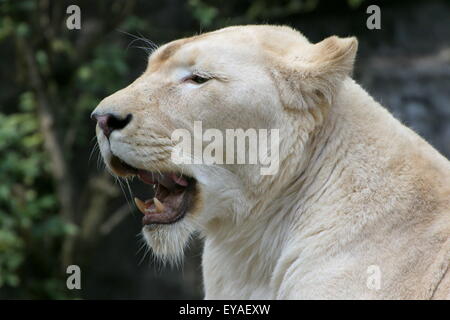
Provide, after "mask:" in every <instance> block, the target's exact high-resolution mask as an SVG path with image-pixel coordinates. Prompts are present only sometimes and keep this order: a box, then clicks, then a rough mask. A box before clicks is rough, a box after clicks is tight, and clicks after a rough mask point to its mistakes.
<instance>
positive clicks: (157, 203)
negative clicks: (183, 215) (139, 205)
mask: <svg viewBox="0 0 450 320" xmlns="http://www.w3.org/2000/svg"><path fill="white" fill-rule="evenodd" d="M153 202H154V203H155V207H156V211H158V212H163V211H164V205H163V204H162V203H161V201H159V200H158V198H156V197H154V198H153Z"/></svg>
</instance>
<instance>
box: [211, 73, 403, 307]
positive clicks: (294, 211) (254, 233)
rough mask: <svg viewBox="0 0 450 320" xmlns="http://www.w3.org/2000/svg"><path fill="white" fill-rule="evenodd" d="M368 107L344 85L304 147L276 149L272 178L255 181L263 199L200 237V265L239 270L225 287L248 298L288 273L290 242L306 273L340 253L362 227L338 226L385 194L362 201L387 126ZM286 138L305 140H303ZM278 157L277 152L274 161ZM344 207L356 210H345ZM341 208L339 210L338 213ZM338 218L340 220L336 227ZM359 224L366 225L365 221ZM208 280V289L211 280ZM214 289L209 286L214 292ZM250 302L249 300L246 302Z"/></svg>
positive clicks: (381, 114)
mask: <svg viewBox="0 0 450 320" xmlns="http://www.w3.org/2000/svg"><path fill="white" fill-rule="evenodd" d="M374 104H375V102H374V101H373V99H372V98H371V97H370V96H369V95H368V94H367V93H366V92H365V91H364V90H363V89H362V88H361V87H360V86H359V85H357V84H356V83H354V82H353V80H351V79H348V80H346V81H345V82H344V84H343V86H342V88H341V89H340V91H339V94H338V96H337V97H336V101H335V104H334V105H333V106H331V109H330V112H329V114H328V116H327V117H326V118H325V119H324V121H323V123H322V124H321V125H320V126H318V127H317V130H315V131H314V132H313V133H311V135H310V136H309V138H308V140H307V142H306V143H305V142H304V141H305V140H303V141H293V142H292V143H291V144H287V143H286V144H284V145H283V146H282V148H289V150H290V151H291V152H289V153H285V154H289V156H287V157H286V158H284V159H281V163H280V172H279V174H278V175H277V176H274V177H265V178H264V179H262V180H261V185H262V187H260V188H261V189H263V190H264V189H265V190H266V192H265V193H264V194H263V195H264V196H261V194H259V195H255V197H254V198H253V201H250V202H249V203H250V204H251V205H250V206H249V208H248V212H247V215H246V218H245V219H233V218H230V219H227V218H224V219H221V221H220V222H219V221H217V224H216V227H211V229H210V230H209V231H210V232H207V237H206V245H205V253H206V259H204V261H205V262H206V263H207V264H210V266H215V268H214V267H212V269H214V270H220V265H221V264H223V263H226V265H228V266H229V267H228V268H229V270H239V272H238V274H233V277H234V279H233V282H237V283H238V284H239V283H241V284H242V283H245V284H247V286H248V288H252V290H253V291H254V292H260V290H262V291H264V290H267V288H271V289H272V290H274V291H273V292H274V294H275V292H276V288H277V283H280V282H281V278H280V277H282V275H283V274H284V273H285V271H286V269H287V268H288V267H289V264H286V260H289V259H292V257H291V258H289V256H290V255H292V252H291V253H286V252H284V248H287V247H289V243H291V242H292V241H295V242H296V248H297V250H296V253H295V258H296V259H297V258H299V257H301V259H303V260H304V263H305V265H307V264H309V263H310V262H311V261H314V259H315V257H316V258H317V257H320V256H324V254H325V255H326V254H327V252H328V253H331V252H332V251H333V250H334V248H335V247H336V246H338V245H343V241H344V240H343V239H349V241H350V240H351V237H354V238H355V237H357V236H358V233H359V232H361V231H362V230H363V228H364V227H365V226H364V225H362V224H361V222H360V221H357V222H355V223H353V222H351V221H350V222H349V221H348V220H346V219H353V218H355V217H352V215H355V214H358V212H359V210H360V209H361V205H362V204H368V203H370V202H371V201H372V202H373V201H375V202H376V201H383V199H372V198H373V195H374V194H377V190H376V189H377V188H380V189H381V188H383V187H385V185H384V184H383V183H380V182H379V181H375V182H374V183H372V186H373V188H374V189H372V190H370V194H369V193H368V192H367V181H365V179H366V178H365V177H369V176H371V177H374V176H375V177H377V178H376V179H378V180H380V181H382V180H383V178H384V177H383V174H384V173H383V168H381V167H380V166H379V164H377V161H378V160H377V158H379V155H378V154H375V153H374V152H375V151H374V150H380V148H379V145H378V144H382V143H385V141H372V140H371V139H372V137H376V136H377V132H376V131H377V130H379V127H378V124H380V125H381V124H382V123H383V122H384V123H385V122H386V121H393V118H392V117H391V116H390V115H389V114H388V113H387V112H386V111H385V110H384V109H383V108H381V107H379V106H378V105H376V106H374ZM358 117H360V118H362V119H364V120H368V121H372V123H371V125H370V126H365V127H364V126H361V124H360V123H359V124H358V121H359V120H361V119H358ZM311 118H314V117H311ZM391 118H392V119H391ZM355 121H356V125H355ZM297 126H299V125H298V124H297ZM394 127H397V126H394ZM292 128H295V126H292ZM293 130H295V129H293ZM362 131H366V132H362ZM392 134H395V133H394V132H392ZM289 135H290V136H300V137H304V136H305V135H304V132H297V133H296V134H295V132H292V133H290V134H289ZM386 136H389V133H387V135H386ZM362 137H368V140H367V139H366V140H365V139H364V138H362ZM374 144H377V146H374ZM285 151H286V150H280V154H282V153H283V152H285ZM383 152H385V156H386V155H387V154H388V153H389V152H390V151H389V149H386V148H385V150H383ZM371 168H377V172H376V174H375V175H366V176H364V172H367V171H368V170H371ZM384 192H385V191H384ZM371 197H372V198H371ZM344 199H345V201H343V200H344ZM352 199H355V201H356V202H355V203H357V205H355V206H352V205H353V202H352ZM343 202H345V203H346V207H340V204H341V203H343ZM353 209H356V210H355V212H353V211H352V210H353ZM341 213H342V214H346V215H347V214H348V215H347V216H346V217H345V219H342V217H341V216H340V214H341ZM229 217H233V215H229ZM365 221H366V223H367V224H369V223H371V219H370V218H369V219H366V220H365ZM350 229H351V231H350ZM294 238H295V239H294ZM337 239H339V240H338V241H337ZM286 254H287V256H285V255H286ZM212 261H213V262H212ZM205 267H206V269H207V270H208V269H209V266H205ZM221 276H223V277H226V275H221ZM209 277H210V278H209V279H210V281H214V276H211V275H209ZM229 280H230V281H231V279H229ZM218 287H219V288H220V285H218V284H217V283H216V284H215V286H214V288H218ZM261 288H263V289H261ZM250 296H251V295H250V293H249V295H247V297H250ZM252 297H253V298H257V297H258V296H252Z"/></svg>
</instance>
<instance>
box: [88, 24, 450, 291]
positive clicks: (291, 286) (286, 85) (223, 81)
mask: <svg viewBox="0 0 450 320" xmlns="http://www.w3.org/2000/svg"><path fill="white" fill-rule="evenodd" d="M170 46H172V47H171V48H172V49H174V50H171V52H170V53H171V54H168V51H165V50H166V49H167V48H169V47H170ZM356 48H357V41H356V39H354V38H346V39H341V38H337V37H330V38H327V39H325V40H324V41H322V42H320V43H318V44H311V43H309V42H308V40H307V39H306V38H305V37H303V36H302V35H301V34H300V33H298V32H296V31H294V30H292V29H290V28H287V27H274V26H241V27H231V28H226V29H223V30H221V31H219V32H213V33H208V34H205V35H200V36H197V37H193V38H189V39H182V40H178V41H175V42H174V43H171V44H168V45H166V46H163V47H161V48H159V49H158V50H157V51H155V53H154V54H153V55H152V57H151V58H150V61H149V66H148V70H147V72H146V73H144V74H143V75H142V76H141V77H140V78H139V79H137V80H136V81H135V82H134V83H133V84H131V85H130V86H129V87H127V88H125V89H123V90H121V91H119V92H117V93H115V94H114V95H112V96H110V97H108V98H106V99H105V100H104V101H103V102H102V103H101V104H100V105H99V106H98V107H97V109H96V110H97V111H98V112H112V111H114V112H119V113H122V114H127V113H132V114H133V116H134V118H133V121H132V122H131V123H130V124H129V125H128V126H127V127H125V128H124V129H122V130H120V131H119V132H113V134H112V135H111V137H110V142H109V144H108V142H107V141H106V139H105V138H104V136H103V135H102V133H101V132H100V131H98V136H99V142H100V143H99V144H100V148H101V150H102V154H103V156H104V158H105V161H106V162H107V163H108V161H109V159H110V152H111V151H112V152H113V153H114V154H115V155H116V156H119V157H120V158H121V159H123V160H125V161H127V162H128V163H130V164H131V165H133V166H137V167H140V168H145V169H148V170H176V171H182V172H184V173H186V174H189V175H192V176H193V177H195V178H196V179H197V181H198V186H199V190H200V198H201V201H200V202H199V203H198V206H196V208H195V210H194V212H189V213H188V214H187V216H186V217H185V218H184V219H183V220H181V221H179V222H177V223H175V224H174V225H170V226H157V227H155V228H154V230H153V231H152V230H150V229H151V228H148V227H147V228H144V235H145V238H146V240H147V242H148V244H149V245H150V246H151V247H152V249H153V251H154V252H155V253H156V254H157V255H158V256H161V257H166V258H173V259H179V258H180V256H181V255H182V252H183V248H184V246H185V245H186V242H187V241H188V239H189V236H190V234H191V233H192V232H194V231H199V232H200V234H201V236H202V237H203V239H204V243H205V244H204V253H203V262H202V264H203V275H204V286H205V297H206V298H207V299H221V298H232V299H336V298H339V299H342V298H344V299H362V298H375V299H378V298H383V299H429V298H445V297H448V294H449V292H448V288H450V279H449V277H448V276H447V277H446V274H448V271H447V270H448V265H449V258H450V242H449V240H448V239H449V234H450V220H449V213H450V164H449V162H448V160H446V159H445V158H444V157H442V156H441V155H440V154H439V153H438V152H437V151H436V150H434V149H433V148H432V147H431V146H430V145H429V144H427V143H426V142H425V141H423V140H422V139H421V138H420V137H418V136H417V135H416V134H415V133H414V132H412V131H411V130H409V129H408V128H406V127H404V126H403V125H402V124H400V123H399V122H398V121H397V120H395V119H394V118H393V117H392V116H391V115H390V114H389V113H388V112H387V111H386V110H385V109H384V108H383V107H381V106H380V105H379V104H378V103H376V102H375V101H374V100H373V99H372V98H371V97H370V96H369V95H368V94H367V93H366V92H365V91H364V90H363V89H362V88H361V87H360V86H359V85H358V84H356V83H355V82H354V81H353V80H351V79H350V78H349V77H348V75H349V74H350V73H351V71H352V68H353V61H354V58H355V54H356ZM163 57H165V58H163ZM179 66H185V67H186V68H192V67H193V66H194V67H195V68H199V69H202V70H205V71H207V72H211V73H212V74H220V75H221V77H218V78H217V79H214V80H210V81H209V82H207V83H205V84H204V85H202V86H201V87H197V88H195V90H194V89H193V88H189V90H186V87H183V84H182V83H179V82H177V81H175V80H173V79H174V77H173V76H172V74H173V72H174V70H176V68H179ZM175 78H177V77H175ZM178 78H179V76H178ZM194 120H201V121H202V123H203V127H204V128H217V129H219V130H222V131H224V130H225V129H227V128H244V129H246V128H257V129H258V128H263V129H274V128H276V129H279V130H280V141H281V144H280V170H279V172H278V173H277V174H276V175H273V176H262V175H260V174H259V172H260V171H259V170H260V167H259V166H258V165H220V166H218V165H179V166H177V165H174V164H173V163H171V161H170V151H171V150H172V147H173V146H172V145H171V142H170V139H168V137H170V133H171V132H172V130H173V129H177V128H184V129H187V130H192V125H193V121H194ZM372 265H376V266H378V267H379V268H380V270H381V287H380V289H379V290H374V289H371V288H369V287H368V286H367V278H368V274H367V269H368V267H369V266H372Z"/></svg>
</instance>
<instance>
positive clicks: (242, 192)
mask: <svg viewBox="0 0 450 320" xmlns="http://www.w3.org/2000/svg"><path fill="white" fill-rule="evenodd" d="M355 50H356V41H355V40H354V39H338V38H336V37H333V38H329V39H326V40H324V41H322V42H321V43H319V44H316V45H313V44H310V43H309V42H308V41H307V40H306V39H305V38H304V37H303V36H302V35H301V34H300V33H298V32H296V31H294V30H292V29H290V28H287V27H271V26H245V27H230V28H226V29H222V30H219V31H215V32H211V33H206V34H203V35H199V36H195V37H192V38H187V39H181V40H177V41H174V42H171V43H169V44H166V45H164V46H162V47H161V48H159V49H158V50H156V51H155V52H154V53H153V54H152V55H151V56H150V58H149V61H148V66H147V70H146V71H145V72H144V74H142V75H141V76H140V77H139V78H138V79H136V80H135V81H134V82H133V83H132V84H130V85H129V86H128V87H126V88H124V89H122V90H120V91H118V92H116V93H114V94H113V95H111V96H109V97H107V98H105V99H104V100H103V101H102V102H101V103H100V104H99V105H98V106H97V108H96V109H95V110H94V112H93V117H95V118H96V119H97V129H96V132H97V139H98V142H99V146H100V150H101V154H102V156H103V158H104V161H105V163H106V165H107V167H108V168H109V170H110V171H111V172H112V173H113V174H115V175H118V176H120V177H131V176H137V177H138V178H139V179H140V180H141V181H142V182H144V183H146V184H148V185H149V187H153V188H154V198H150V199H147V200H140V199H136V200H135V201H136V205H137V207H138V208H139V210H140V211H141V212H142V213H143V214H144V217H143V224H144V228H143V234H144V237H145V238H146V240H147V242H148V244H149V245H150V246H151V247H152V249H153V251H154V252H155V253H156V254H157V255H160V256H165V257H179V256H180V254H181V253H182V251H183V248H184V246H185V243H186V242H187V240H188V238H189V236H190V234H191V233H192V232H193V231H195V230H202V229H204V228H206V227H207V226H208V225H209V224H212V223H213V222H214V221H216V222H217V221H220V219H237V218H243V217H244V216H246V215H249V214H250V213H251V212H252V208H254V207H255V205H256V203H258V202H261V201H262V200H261V194H263V193H264V192H267V196H265V200H266V201H270V200H271V199H270V197H271V196H269V194H270V193H269V192H268V190H272V191H274V192H273V193H274V196H275V194H276V191H277V190H278V189H282V187H283V184H285V183H288V180H289V173H287V171H286V168H283V166H282V165H281V166H280V170H279V171H278V172H276V173H275V174H273V175H270V176H262V175H261V174H260V169H261V166H262V165H261V164H260V163H252V164H246V163H238V164H236V163H228V162H225V161H224V162H223V163H224V164H222V163H220V164H217V163H216V164H211V163H205V162H202V161H191V162H190V163H189V162H186V161H185V162H181V163H180V162H177V161H174V156H173V155H174V150H175V147H176V143H175V141H174V140H173V133H174V132H175V131H176V130H183V132H188V133H191V134H192V135H193V136H194V137H195V130H196V128H195V124H196V123H197V124H199V123H200V124H201V127H202V130H208V129H211V130H216V131H215V132H216V133H223V136H226V131H227V130H229V129H242V130H248V129H255V130H266V131H270V130H274V129H275V130H279V139H280V145H279V159H278V161H279V163H280V164H282V163H285V160H286V159H287V158H292V157H291V156H289V155H292V153H293V152H297V151H299V152H300V150H303V149H304V148H303V149H302V148H301V146H299V144H305V143H306V141H305V139H303V138H304V137H305V136H308V135H309V134H311V132H312V131H313V130H314V128H316V127H317V126H316V124H317V122H318V121H319V119H320V118H321V116H317V115H319V114H321V112H322V111H323V110H324V106H326V105H328V104H330V101H331V100H332V95H333V92H334V91H335V90H336V87H337V85H338V83H339V81H341V79H342V78H343V77H344V76H345V75H346V74H347V73H348V72H349V71H350V69H351V65H352V63H353V58H354V53H355ZM315 109H317V110H321V111H320V112H319V111H317V110H315ZM309 113H311V114H312V115H313V116H311V115H310V114H309ZM266 131H264V132H266ZM296 135H298V136H299V137H302V139H296V137H295V136H296ZM299 140H301V142H299ZM200 144H201V145H202V146H204V145H206V144H207V141H201V143H200ZM294 150H296V151H294ZM247 151H248V150H247ZM273 151H274V150H272V153H273ZM216 152H217V151H216ZM227 152H228V153H229V151H228V150H224V151H223V153H222V154H221V155H219V158H220V157H223V158H224V159H225V158H227V155H228V154H227ZM277 152H278V150H277ZM215 156H216V158H217V154H216V155H215ZM197 160H198V159H197ZM271 188H272V189H271ZM277 188H278V189H277ZM149 194H151V192H149Z"/></svg>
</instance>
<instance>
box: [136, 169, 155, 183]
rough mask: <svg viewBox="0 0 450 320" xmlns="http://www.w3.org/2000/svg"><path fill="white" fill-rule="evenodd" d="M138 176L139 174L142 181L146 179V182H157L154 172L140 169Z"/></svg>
mask: <svg viewBox="0 0 450 320" xmlns="http://www.w3.org/2000/svg"><path fill="white" fill-rule="evenodd" d="M138 176H139V179H141V180H142V181H144V182H145V183H148V184H155V183H156V182H157V181H156V179H155V178H154V177H153V174H152V173H151V172H148V171H144V170H139V171H138Z"/></svg>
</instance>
